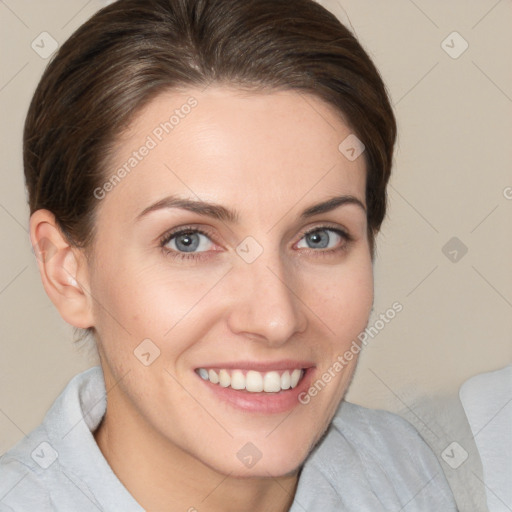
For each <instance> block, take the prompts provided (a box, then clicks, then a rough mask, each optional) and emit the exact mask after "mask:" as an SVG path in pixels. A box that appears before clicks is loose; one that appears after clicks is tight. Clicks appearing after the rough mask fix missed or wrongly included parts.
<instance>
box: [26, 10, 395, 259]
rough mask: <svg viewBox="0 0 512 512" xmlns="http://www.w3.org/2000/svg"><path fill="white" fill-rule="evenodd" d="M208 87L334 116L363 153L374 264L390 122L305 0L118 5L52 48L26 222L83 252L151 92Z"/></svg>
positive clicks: (38, 99) (374, 89) (34, 125)
mask: <svg viewBox="0 0 512 512" xmlns="http://www.w3.org/2000/svg"><path fill="white" fill-rule="evenodd" d="M210 83H219V84H222V83H227V84H230V85H235V86H238V87H241V88H248V89H264V90H265V89H269V90H273V89H291V90H298V91H303V92H308V93H311V94H314V95H316V96H317V97H319V98H321V99H323V100H324V101H326V102H327V103H328V104H330V105H332V106H334V107H335V109H336V110H337V111H338V112H339V113H340V115H342V117H343V120H344V121H345V122H346V123H347V124H348V125H349V126H350V128H351V130H353V132H354V133H355V134H356V135H357V137H358V138H359V139H360V140H361V141H362V142H363V143H364V145H365V148H366V149H365V151H364V158H365V159H366V169H367V179H366V202H367V207H368V210H367V219H368V237H369V241H370V247H371V252H372V257H373V255H374V236H375V234H376V233H377V232H378V230H379V229H380V226H381V223H382V221H383V219H384V216H385V212H386V204H387V198H386V185H387V182H388V179H389V176H390V172H391V166H392V156H393V149H394V143H395V138H396V121H395V117H394V114H393V111H392V108H391V105H390V102H389V99H388V96H387V93H386V89H385V86H384V83H383V81H382V79H381V77H380V75H379V72H378V71H377V69H376V67H375V66H374V64H373V62H372V61H371V59H370V57H369V56H368V55H367V53H366V52H365V51H364V49H363V48H362V47H361V45H360V44H359V43H358V41H357V40H356V38H355V37H354V36H353V35H352V33H351V32H350V31H349V30H348V29H347V28H346V27H345V26H343V25H342V24H341V23H340V22H339V21H338V19H337V18H336V17H335V16H334V15H333V14H332V13H330V12H329V11H327V10H326V9H325V8H323V7H322V6H320V5H319V4H317V3H316V2H314V1H313V0H119V1H117V2H115V3H113V4H112V5H110V6H108V7H105V8H104V9H102V10H100V11H99V12H98V13H96V14H95V15H94V16H93V17H92V18H91V19H90V20H89V21H87V22H86V23H85V24H84V25H82V26H81V27H80V28H79V29H78V30H77V31H76V32H75V33H74V34H73V35H72V36H71V37H70V38H69V39H68V40H67V41H66V42H65V43H64V44H63V45H62V47H61V48H60V49H59V51H58V52H57V54H56V55H55V57H54V58H53V60H52V61H51V62H50V64H49V65H48V67H47V69H46V71H45V73H44V75H43V77H42V79H41V81H40V83H39V85H38V87H37V90H36V92H35V94H34V97H33V99H32V102H31V105H30V108H29V111H28V115H27V119H26V123H25V131H24V169H25V179H26V184H27V188H28V197H29V205H30V213H32V212H34V211H35V210H38V209H40V208H45V209H48V210H50V211H51V212H53V214H54V215H55V217H56V220H57V222H58V224H59V227H60V228H61V229H62V231H63V233H64V234H65V235H66V237H67V238H68V240H69V241H70V242H71V243H73V244H74V245H76V246H79V247H85V248H87V247H88V246H90V244H91V242H92V241H93V239H94V232H95V229H94V228H95V222H94V220H95V207H96V206H97V199H96V198H95V196H94V194H93V191H94V190H95V189H96V188H97V187H98V186H100V185H101V184H102V183H104V181H105V176H106V172H107V170H106V168H105V167H106V160H107V156H108V155H109V154H110V152H111V150H112V148H113V145H114V143H115V140H116V136H117V135H119V134H120V133H121V132H122V131H123V130H124V129H125V128H126V127H127V126H128V124H129V123H130V120H131V119H133V117H134V115H135V113H136V112H137V111H138V110H139V109H140V108H141V107H142V106H144V105H146V104H147V103H148V102H149V101H150V100H151V99H152V98H154V97H155V96H156V95H157V94H158V93H160V92H163V91H164V90H169V89H173V88H182V87H187V86H205V85H207V84H210ZM340 142H341V141H340Z"/></svg>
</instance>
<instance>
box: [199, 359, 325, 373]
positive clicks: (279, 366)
mask: <svg viewBox="0 0 512 512" xmlns="http://www.w3.org/2000/svg"><path fill="white" fill-rule="evenodd" d="M313 366H315V365H314V364H313V363H312V362H311V361H293V360H291V359H283V360H281V361H233V362H229V363H228V362H226V363H208V364H205V365H201V366H198V367H197V368H205V369H208V370H210V369H211V370H215V369H219V370H222V369H225V370H254V371H257V372H271V371H274V370H295V369H296V368H300V369H307V368H311V367H313Z"/></svg>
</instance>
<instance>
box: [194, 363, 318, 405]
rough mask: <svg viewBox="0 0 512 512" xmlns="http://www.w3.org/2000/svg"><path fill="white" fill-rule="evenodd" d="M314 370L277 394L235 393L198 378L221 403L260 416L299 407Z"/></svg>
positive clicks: (308, 370) (309, 369) (235, 391)
mask: <svg viewBox="0 0 512 512" xmlns="http://www.w3.org/2000/svg"><path fill="white" fill-rule="evenodd" d="M313 372H314V368H308V369H307V370H306V371H305V374H304V375H303V377H302V379H301V380H300V381H299V383H298V385H297V387H295V388H293V389H287V390H283V391H279V392H278V393H265V392H259V393H251V392H250V391H245V390H244V391H237V390H236V389H233V388H230V387H228V388H224V387H222V386H221V385H220V384H212V383H211V382H210V381H208V380H204V379H202V378H201V377H199V376H198V378H199V379H200V380H201V381H202V382H203V383H204V384H205V385H206V386H207V387H208V389H209V390H210V391H211V392H212V393H213V394H214V396H216V397H217V398H218V399H220V400H221V401H223V402H226V403H228V404H229V405H231V406H233V407H235V408H237V409H241V410H243V411H246V412H254V413H260V414H278V413H282V412H287V411H290V410H291V409H293V408H294V407H297V405H300V402H299V395H300V394H301V393H302V392H304V391H305V390H307V389H308V388H309V383H310V382H311V379H312V375H313Z"/></svg>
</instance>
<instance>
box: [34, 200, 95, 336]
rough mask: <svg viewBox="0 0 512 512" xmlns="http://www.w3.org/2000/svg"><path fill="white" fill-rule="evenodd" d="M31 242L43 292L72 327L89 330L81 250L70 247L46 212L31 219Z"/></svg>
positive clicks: (89, 312) (89, 311) (90, 321)
mask: <svg viewBox="0 0 512 512" xmlns="http://www.w3.org/2000/svg"><path fill="white" fill-rule="evenodd" d="M30 241H31V244H32V248H33V251H34V254H35V256H36V261H37V265H38V268H39V272H40V274H41V281H42V283H43V286H44V289H45V291H46V293H47V295H48V297H49V298H50V300H51V301H52V302H53V304H54V305H55V307H56V308H57V309H58V311H59V313H60V315H61V316H62V318H63V319H64V320H65V321H66V322H67V323H69V324H71V325H73V326H75V327H80V328H82V329H86V328H88V327H92V326H93V325H94V321H93V315H92V307H91V306H92V301H91V296H90V293H89V283H88V273H87V266H86V259H85V257H84V255H83V253H82V250H80V249H79V248H77V247H73V246H71V245H70V243H69V242H68V240H67V239H66V237H65V236H64V234H63V233H62V231H61V230H60V228H59V226H58V224H57V222H56V220H55V216H54V215H53V213H51V212H50V211H49V210H43V209H41V210H37V211H35V212H34V213H33V214H32V215H31V217H30Z"/></svg>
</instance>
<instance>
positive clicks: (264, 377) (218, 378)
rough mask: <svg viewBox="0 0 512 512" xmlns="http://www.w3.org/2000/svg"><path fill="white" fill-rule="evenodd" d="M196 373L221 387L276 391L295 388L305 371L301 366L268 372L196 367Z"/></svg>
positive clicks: (253, 391)
mask: <svg viewBox="0 0 512 512" xmlns="http://www.w3.org/2000/svg"><path fill="white" fill-rule="evenodd" d="M196 373H197V374H198V375H199V376H200V377H201V378H202V379H203V380H206V381H209V382H211V383H212V384H217V385H218V386H220V387H223V388H231V389H234V390H237V391H248V392H250V393H260V392H264V393H278V392H280V391H285V390H287V389H294V388H296V387H297V385H298V384H299V382H300V380H301V379H302V377H303V376H304V373H305V372H304V370H303V369H302V368H295V369H290V370H282V371H269V372H258V371H255V370H249V371H245V370H241V369H232V370H231V369H219V370H213V369H207V368H198V369H197V370H196Z"/></svg>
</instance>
